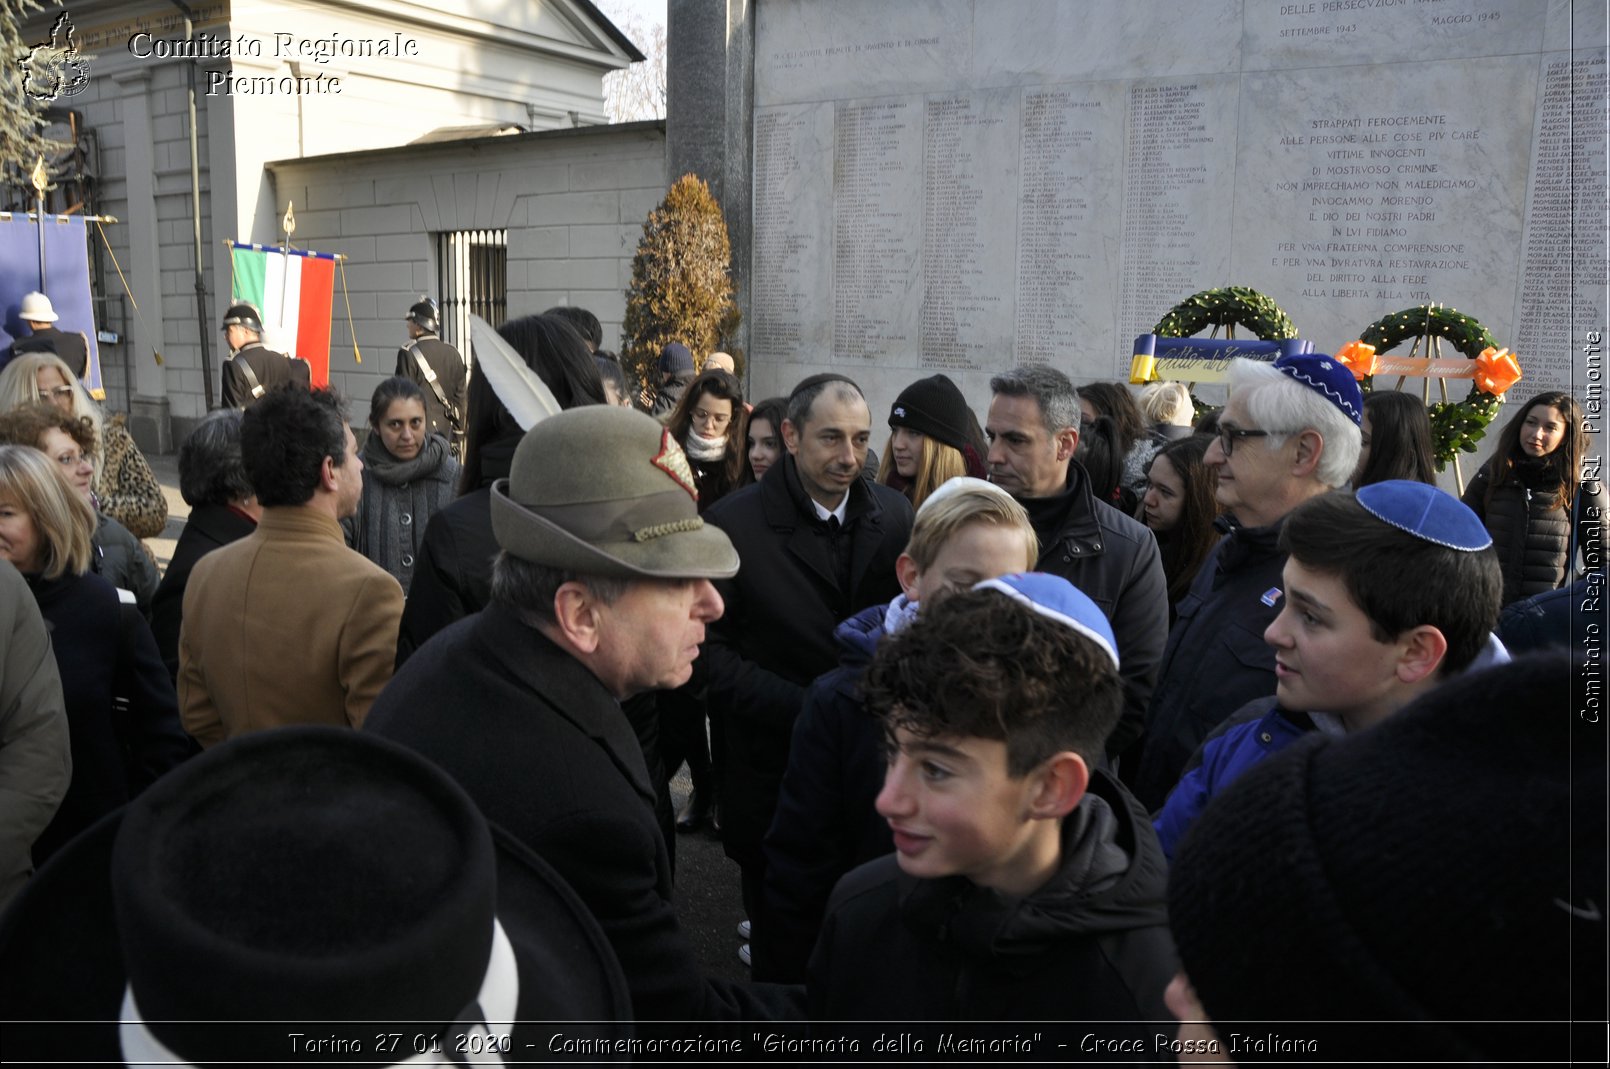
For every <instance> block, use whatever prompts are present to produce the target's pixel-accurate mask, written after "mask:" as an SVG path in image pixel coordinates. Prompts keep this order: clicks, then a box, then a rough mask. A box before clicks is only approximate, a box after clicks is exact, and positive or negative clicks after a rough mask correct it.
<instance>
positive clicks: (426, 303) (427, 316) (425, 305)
mask: <svg viewBox="0 0 1610 1069" xmlns="http://www.w3.org/2000/svg"><path fill="white" fill-rule="evenodd" d="M403 318H404V319H407V320H408V321H409V322H411V323H413V324H414V325H416V326H417V327H419V328H420V329H421V330H428V331H430V332H431V333H432V334H435V333H436V328H437V325H438V324H437V319H436V302H435V301H433V300H431V299H430V298H429V297H421V298H420V299H419V300H418V301H416V302H415V303H414V304H413V306H412V307H410V308H409V309H408V314H407V315H406V316H404V317H403Z"/></svg>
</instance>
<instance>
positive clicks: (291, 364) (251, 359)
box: [223, 341, 313, 408]
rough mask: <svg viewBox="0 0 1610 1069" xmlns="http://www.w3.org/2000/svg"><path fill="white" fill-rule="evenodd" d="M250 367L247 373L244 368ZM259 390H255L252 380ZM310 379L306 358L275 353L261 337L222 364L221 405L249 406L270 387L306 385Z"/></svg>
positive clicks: (311, 380) (310, 371)
mask: <svg viewBox="0 0 1610 1069" xmlns="http://www.w3.org/2000/svg"><path fill="white" fill-rule="evenodd" d="M247 368H250V369H251V374H250V376H248V375H247V373H246V369H247ZM253 379H256V385H257V386H259V387H261V390H260V391H257V390H254V389H253V388H252V387H253V382H252V380H253ZM312 382H313V369H312V368H310V367H309V366H308V363H307V361H306V360H298V359H297V358H296V357H294V356H286V355H285V354H284V353H276V352H275V351H274V350H272V349H265V348H263V343H262V342H260V341H251V342H247V343H246V344H245V345H243V346H241V347H240V349H239V350H238V351H237V352H236V353H235V355H234V356H231V357H230V358H229V360H228V361H227V362H225V364H224V394H223V398H224V405H225V407H227V408H250V407H251V406H252V404H253V403H254V402H255V401H256V400H257V399H258V398H259V397H261V396H262V395H263V394H264V393H267V392H268V391H269V390H274V389H278V388H279V387H281V386H284V385H286V384H287V383H292V384H295V385H298V386H301V387H302V388H303V389H308V388H309V387H310V386H311V385H312Z"/></svg>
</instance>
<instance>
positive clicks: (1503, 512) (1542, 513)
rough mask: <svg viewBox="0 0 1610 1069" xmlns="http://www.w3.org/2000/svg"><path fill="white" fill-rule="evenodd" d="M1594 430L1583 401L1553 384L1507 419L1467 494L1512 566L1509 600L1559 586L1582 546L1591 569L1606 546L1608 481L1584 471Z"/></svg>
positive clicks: (1507, 568) (1505, 565)
mask: <svg viewBox="0 0 1610 1069" xmlns="http://www.w3.org/2000/svg"><path fill="white" fill-rule="evenodd" d="M1586 451H1587V436H1586V434H1585V433H1584V432H1583V429H1582V406H1581V405H1579V404H1577V400H1576V398H1574V397H1572V396H1571V395H1570V394H1568V393H1564V392H1561V391H1558V390H1550V391H1548V392H1546V393H1540V394H1538V395H1537V396H1536V397H1533V398H1531V399H1530V400H1529V401H1527V402H1526V403H1525V404H1524V405H1522V406H1521V409H1520V413H1519V414H1518V415H1516V416H1515V417H1513V418H1512V419H1511V420H1510V421H1509V422H1508V423H1506V424H1504V429H1503V430H1502V431H1501V432H1499V435H1498V448H1497V450H1496V451H1495V452H1494V454H1493V458H1492V459H1491V460H1489V461H1488V462H1487V463H1486V464H1484V465H1482V468H1481V470H1480V471H1478V472H1477V473H1476V477H1475V478H1474V479H1472V480H1471V481H1470V486H1469V487H1468V488H1466V490H1465V496H1464V497H1463V499H1462V500H1463V501H1464V503H1465V504H1467V505H1469V506H1470V507H1471V508H1472V509H1474V510H1475V513H1476V515H1478V516H1480V517H1481V520H1482V522H1483V523H1484V524H1486V525H1487V531H1488V533H1489V534H1491V535H1492V536H1493V548H1494V549H1495V550H1497V552H1498V563H1499V566H1500V567H1501V568H1502V569H1503V572H1504V604H1505V605H1508V604H1509V603H1510V602H1512V601H1518V600H1520V599H1521V598H1526V597H1530V596H1532V595H1533V594H1541V593H1543V592H1544V591H1546V590H1555V589H1558V588H1559V587H1562V586H1565V585H1566V584H1567V583H1569V582H1571V580H1572V579H1574V578H1575V568H1576V562H1575V560H1574V557H1575V555H1576V551H1577V550H1579V549H1580V550H1581V551H1582V555H1583V563H1584V565H1585V566H1586V568H1587V570H1588V571H1595V570H1597V569H1598V568H1599V567H1600V564H1601V561H1602V559H1603V558H1602V553H1603V550H1604V534H1605V521H1604V509H1605V499H1604V484H1603V483H1602V482H1601V481H1599V480H1598V479H1592V480H1585V479H1583V478H1582V457H1583V455H1584V453H1585V452H1586Z"/></svg>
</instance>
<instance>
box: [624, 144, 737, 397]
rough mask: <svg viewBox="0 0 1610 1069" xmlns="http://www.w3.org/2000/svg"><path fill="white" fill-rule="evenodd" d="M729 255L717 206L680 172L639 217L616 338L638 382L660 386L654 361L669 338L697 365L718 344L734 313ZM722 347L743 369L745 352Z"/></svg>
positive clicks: (732, 327) (730, 328)
mask: <svg viewBox="0 0 1610 1069" xmlns="http://www.w3.org/2000/svg"><path fill="white" fill-rule="evenodd" d="M731 262H732V247H731V245H730V244H729V243H728V241H727V223H726V220H725V219H723V218H722V215H721V206H720V205H718V204H717V203H716V200H715V198H714V197H713V196H711V195H710V187H709V186H708V185H706V184H705V183H704V182H703V181H702V180H700V179H699V178H698V177H697V176H696V175H692V174H685V175H683V176H682V177H681V178H679V179H677V180H676V183H675V184H674V185H672V186H671V189H670V192H668V193H667V194H666V195H665V199H664V200H663V201H661V202H660V206H659V207H658V208H656V209H654V211H652V212H650V213H649V216H648V219H647V220H645V221H644V223H643V238H642V240H641V241H640V242H638V245H637V255H636V256H634V257H633V258H632V286H631V288H630V289H629V290H627V291H626V322H625V324H624V337H623V338H622V342H621V362H622V364H623V365H624V367H625V368H626V372H627V374H628V375H630V376H635V377H636V379H637V381H638V383H639V384H653V385H657V384H658V379H657V376H656V375H655V374H654V367H655V362H656V361H657V360H658V359H659V355H660V349H661V348H662V347H663V346H664V345H665V344H666V343H667V342H673V341H678V342H681V343H682V344H683V345H686V346H687V347H688V348H689V349H691V350H692V351H693V358H694V362H695V364H696V365H697V366H698V367H701V368H702V367H703V366H704V358H705V357H706V356H708V355H709V354H710V353H712V352H715V351H716V350H717V349H719V348H721V347H722V345H723V344H724V343H725V339H726V338H727V337H729V336H730V335H731V334H732V332H733V331H734V330H735V329H736V327H737V324H738V320H739V313H738V309H737V307H736V306H735V305H734V304H733V302H732V276H731V275H730V274H729V268H730V266H731ZM727 351H728V352H731V353H732V354H733V357H734V358H735V359H736V360H738V361H739V370H740V372H741V371H742V369H743V366H742V359H743V356H742V353H739V352H735V351H733V350H732V349H731V348H728V349H727Z"/></svg>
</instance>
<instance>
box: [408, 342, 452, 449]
mask: <svg viewBox="0 0 1610 1069" xmlns="http://www.w3.org/2000/svg"><path fill="white" fill-rule="evenodd" d="M416 348H417V349H418V351H419V354H420V356H422V357H424V361H425V364H426V366H428V367H429V368H430V372H431V375H434V376H435V377H436V385H437V386H440V387H441V397H437V396H436V390H435V389H434V388H433V387H432V386H431V383H430V376H429V375H426V374H425V368H422V367H420V362H419V361H418V360H416V359H415V358H414V350H415V349H416ZM393 374H396V375H401V376H402V377H403V378H405V379H410V380H412V381H413V382H415V383H417V384H418V386H419V388H420V389H421V390H423V391H425V429H426V430H428V431H429V432H430V433H432V434H439V435H441V436H442V437H443V438H446V439H447V440H448V441H450V442H456V441H458V440H459V439H460V438H462V437H463V427H464V399H465V394H466V393H467V389H468V386H469V373H468V371H467V370H466V369H465V367H464V358H463V357H461V356H459V354H458V350H457V349H455V348H453V347H452V346H451V345H448V344H447V343H446V342H444V341H442V339H440V338H438V337H437V336H436V335H435V334H422V335H420V336H419V337H418V338H415V339H414V341H413V342H412V343H410V344H409V345H405V346H403V347H402V348H401V349H398V350H397V370H396V371H395V372H393ZM444 400H445V401H446V402H447V404H446V405H444V404H443V403H442V402H443V401H444ZM449 405H450V406H452V409H453V413H452V416H451V417H449V414H448V406H449Z"/></svg>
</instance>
